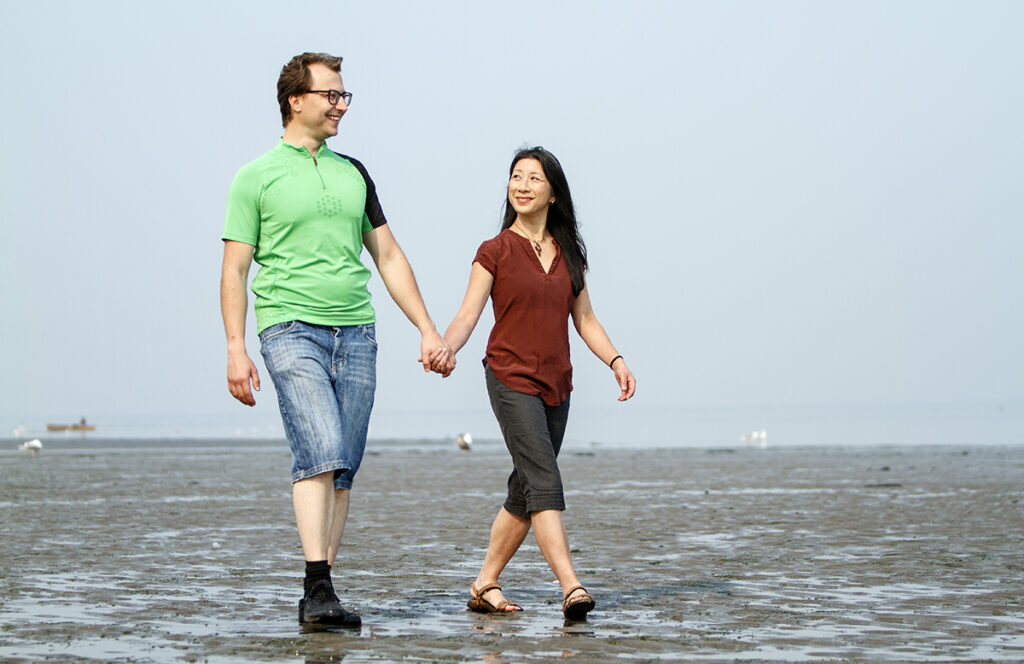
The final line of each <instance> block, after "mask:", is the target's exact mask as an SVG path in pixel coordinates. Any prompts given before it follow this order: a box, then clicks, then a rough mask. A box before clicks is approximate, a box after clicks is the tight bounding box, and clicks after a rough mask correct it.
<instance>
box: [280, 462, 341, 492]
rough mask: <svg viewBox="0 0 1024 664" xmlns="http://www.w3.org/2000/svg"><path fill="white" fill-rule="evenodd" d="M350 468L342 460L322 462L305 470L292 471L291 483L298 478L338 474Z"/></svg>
mask: <svg viewBox="0 0 1024 664" xmlns="http://www.w3.org/2000/svg"><path fill="white" fill-rule="evenodd" d="M350 470H352V467H351V466H349V465H348V463H346V462H344V461H331V462H329V463H322V464H320V465H319V466H314V467H313V468H308V469H306V470H300V471H298V472H296V473H292V484H295V483H296V482H298V481H300V480H308V479H309V478H310V477H316V476H317V475H323V474H324V473H335V472H336V473H338V474H344V473H347V472H348V471H350ZM335 488H338V487H335ZM349 488H351V487H349Z"/></svg>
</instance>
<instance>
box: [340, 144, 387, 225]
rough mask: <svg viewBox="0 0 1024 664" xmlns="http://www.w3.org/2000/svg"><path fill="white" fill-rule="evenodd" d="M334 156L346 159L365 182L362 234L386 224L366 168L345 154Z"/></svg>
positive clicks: (375, 190) (375, 186)
mask: <svg viewBox="0 0 1024 664" xmlns="http://www.w3.org/2000/svg"><path fill="white" fill-rule="evenodd" d="M335 154H336V155H338V156H339V157H342V158H344V159H347V160H348V161H349V162H351V164H352V165H353V166H355V167H356V170H357V171H359V174H360V175H362V176H363V181H364V182H366V204H365V205H364V207H363V232H364V233H367V232H369V231H371V230H373V229H374V228H380V227H381V226H383V225H384V224H386V223H388V220H387V218H386V217H385V216H384V210H383V209H382V208H381V206H380V201H379V200H377V185H375V184H374V183H373V178H371V177H370V174H369V172H367V170H366V167H365V166H363V164H362V162H361V161H359V160H358V159H353V158H352V157H350V156H348V155H347V154H341V153H340V152H335Z"/></svg>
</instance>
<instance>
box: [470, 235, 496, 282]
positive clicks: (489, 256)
mask: <svg viewBox="0 0 1024 664" xmlns="http://www.w3.org/2000/svg"><path fill="white" fill-rule="evenodd" d="M500 251H501V247H500V246H499V244H498V239H497V238H494V239H491V240H487V241H486V242H484V243H483V244H481V245H480V248H479V249H477V250H476V256H474V257H473V262H474V263H480V267H482V268H483V269H485V270H487V271H488V272H490V273H491V276H495V277H496V276H498V255H499V253H500Z"/></svg>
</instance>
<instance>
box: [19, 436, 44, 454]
mask: <svg viewBox="0 0 1024 664" xmlns="http://www.w3.org/2000/svg"><path fill="white" fill-rule="evenodd" d="M18 449H19V450H21V451H22V452H25V453H27V454H31V455H32V456H35V455H37V454H39V450H41V449H43V443H42V442H41V441H40V440H39V439H38V438H33V439H32V440H26V441H25V442H24V443H22V444H21V445H18Z"/></svg>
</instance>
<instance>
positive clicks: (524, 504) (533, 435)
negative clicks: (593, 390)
mask: <svg viewBox="0 0 1024 664" xmlns="http://www.w3.org/2000/svg"><path fill="white" fill-rule="evenodd" d="M484 373H485V374H486V376H487V395H488V396H489V397H490V399H491V409H492V410H493V411H494V416H495V417H497V418H498V425H499V426H500V427H501V434H502V436H504V438H505V446H506V447H508V451H509V454H511V455H512V466H513V468H514V469H513V470H512V474H511V475H509V477H508V497H507V498H505V509H506V510H508V511H509V512H511V513H512V514H515V515H516V516H519V517H523V518H526V519H528V518H530V512H539V511H540V510H560V511H561V510H564V509H565V496H564V495H563V493H562V476H561V474H560V473H559V472H558V450H559V449H561V447H562V437H563V436H564V435H565V424H566V422H567V421H568V419H569V398H568V397H566V399H565V401H563V402H562V403H560V404H559V405H557V406H549V405H547V404H546V403H544V400H543V399H541V398H540V397H539V396H535V395H532V394H523V393H522V392H517V391H515V390H513V389H511V388H509V387H507V386H506V385H504V384H503V383H502V382H501V381H500V380H498V378H497V377H496V376H495V375H494V372H493V371H492V370H491V368H490V367H488V366H487V365H486V364H485V365H484Z"/></svg>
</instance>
